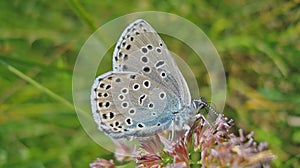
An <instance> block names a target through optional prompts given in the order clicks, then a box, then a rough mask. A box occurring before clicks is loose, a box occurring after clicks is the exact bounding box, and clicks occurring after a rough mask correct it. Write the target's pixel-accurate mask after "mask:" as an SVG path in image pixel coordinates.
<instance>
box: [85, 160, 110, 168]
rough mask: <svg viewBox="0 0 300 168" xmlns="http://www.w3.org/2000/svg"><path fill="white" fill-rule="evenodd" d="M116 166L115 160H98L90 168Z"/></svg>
mask: <svg viewBox="0 0 300 168" xmlns="http://www.w3.org/2000/svg"><path fill="white" fill-rule="evenodd" d="M114 167H115V165H114V163H113V160H109V161H108V160H105V159H100V158H97V159H96V160H95V161H94V162H93V163H91V164H90V168H114Z"/></svg>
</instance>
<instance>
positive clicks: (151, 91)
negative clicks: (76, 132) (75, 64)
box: [91, 19, 200, 138]
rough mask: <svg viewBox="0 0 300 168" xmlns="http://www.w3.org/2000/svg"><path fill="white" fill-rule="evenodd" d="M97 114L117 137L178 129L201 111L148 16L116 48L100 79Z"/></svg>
mask: <svg viewBox="0 0 300 168" xmlns="http://www.w3.org/2000/svg"><path fill="white" fill-rule="evenodd" d="M91 106H92V112H93V117H94V120H95V121H96V123H97V124H98V126H99V129H100V130H102V131H104V132H105V133H106V134H108V135H109V136H111V137H112V138H123V137H125V138H128V137H144V136H150V135H153V134H155V133H157V132H159V131H162V130H166V129H169V128H170V127H171V125H172V123H173V125H174V126H175V129H182V127H183V126H184V125H185V124H187V123H188V122H189V120H193V119H194V116H195V115H196V113H197V110H199V107H200V106H199V105H195V103H194V100H192V99H191V95H190V92H189V88H188V86H187V83H186V81H185V79H184V77H183V76H182V74H181V72H180V70H179V68H178V66H177V65H176V63H175V61H174V60H173V58H172V55H171V53H170V52H169V50H168V49H167V47H166V45H165V43H164V42H163V41H162V39H161V38H160V37H159V35H158V34H157V33H156V31H155V30H154V29H153V28H152V27H151V26H150V25H149V24H148V23H147V22H146V21H144V20H142V19H139V20H136V21H135V22H133V23H132V24H130V25H129V26H128V27H127V28H126V29H125V31H124V32H123V33H122V35H121V37H120V39H119V41H118V42H117V45H116V48H115V51H114V53H113V70H112V71H110V72H107V73H105V74H102V75H100V76H98V77H97V78H96V80H95V81H94V84H93V86H92V90H91Z"/></svg>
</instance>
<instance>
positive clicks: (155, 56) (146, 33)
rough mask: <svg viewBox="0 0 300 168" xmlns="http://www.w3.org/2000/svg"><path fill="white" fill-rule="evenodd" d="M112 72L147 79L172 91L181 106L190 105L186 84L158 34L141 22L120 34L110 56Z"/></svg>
mask: <svg viewBox="0 0 300 168" xmlns="http://www.w3.org/2000/svg"><path fill="white" fill-rule="evenodd" d="M113 70H114V72H123V71H130V72H138V73H141V74H143V75H145V76H148V77H150V78H151V79H152V80H155V81H156V82H158V83H161V85H162V86H163V87H167V88H168V89H169V90H170V91H171V92H172V91H173V92H174V94H175V95H177V97H179V98H180V104H181V106H184V105H186V106H189V105H190V102H191V95H190V91H189V88H188V85H187V83H186V81H185V79H184V77H183V75H182V74H181V72H180V70H179V68H178V66H177V64H176V63H175V61H174V59H173V57H172V55H171V53H170V52H169V50H168V48H167V46H166V45H165V43H164V42H163V40H162V39H161V38H160V36H159V35H158V34H157V32H156V31H155V30H154V29H153V28H152V27H151V26H150V25H149V24H148V23H147V22H146V21H144V20H142V19H138V20H136V21H135V22H133V23H132V24H130V25H129V26H128V27H127V28H126V29H125V31H124V32H123V33H122V35H121V37H120V39H119V41H118V43H117V45H116V48H115V50H114V54H113ZM156 74H159V75H156Z"/></svg>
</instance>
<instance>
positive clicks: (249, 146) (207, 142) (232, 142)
mask: <svg viewBox="0 0 300 168" xmlns="http://www.w3.org/2000/svg"><path fill="white" fill-rule="evenodd" d="M232 125H233V120H229V119H228V118H226V117H224V115H219V116H218V118H217V119H216V121H215V122H214V123H213V124H208V123H207V121H206V120H205V118H204V117H203V116H202V117H200V118H198V119H196V121H195V122H194V123H193V124H192V125H191V128H190V129H189V130H188V131H187V132H185V133H184V134H183V135H185V136H177V137H178V138H177V139H175V140H170V139H167V138H165V136H164V135H163V134H157V135H155V136H153V137H149V138H144V139H141V140H140V143H141V145H140V146H139V147H137V150H136V151H135V152H134V154H133V157H132V158H135V162H136V164H137V167H152V168H156V167H169V168H174V167H189V166H190V165H198V166H199V167H261V166H262V165H264V166H268V165H270V162H271V161H272V160H273V159H274V155H273V154H272V152H271V151H270V150H268V148H267V143H265V142H264V143H260V144H258V143H257V142H255V141H254V139H253V136H254V132H251V133H249V134H248V135H245V134H244V132H243V130H242V129H240V130H239V135H234V134H233V133H231V132H230V128H231V127H232ZM194 155H195V156H200V158H199V160H197V161H194V160H193V159H192V156H194ZM100 162H101V163H102V164H104V163H107V164H111V163H112V162H110V161H106V162H105V161H102V160H101V161H100Z"/></svg>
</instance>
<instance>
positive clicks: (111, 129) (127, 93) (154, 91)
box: [91, 72, 179, 138]
mask: <svg viewBox="0 0 300 168" xmlns="http://www.w3.org/2000/svg"><path fill="white" fill-rule="evenodd" d="M162 88H163V87H162V86H161V85H160V84H159V83H157V82H155V81H152V80H151V79H150V78H148V77H147V76H145V75H142V74H139V73H134V72H121V73H114V72H108V73H106V74H103V75H101V76H99V77H98V78H97V79H96V80H95V82H94V85H93V88H92V94H91V99H92V109H93V115H94V119H95V120H96V122H97V124H98V125H99V126H100V129H101V130H103V131H105V132H106V133H107V134H108V135H110V136H111V137H114V138H121V137H126V136H146V135H150V134H153V133H154V132H156V131H159V130H163V129H165V128H166V127H168V126H169V125H170V123H171V121H172V119H173V117H174V114H173V113H172V108H173V109H174V110H175V109H178V108H179V107H176V104H177V105H178V104H179V99H177V98H176V96H175V95H174V94H173V92H169V91H168V90H167V89H162ZM170 102H171V103H170ZM174 104H175V106H174Z"/></svg>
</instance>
